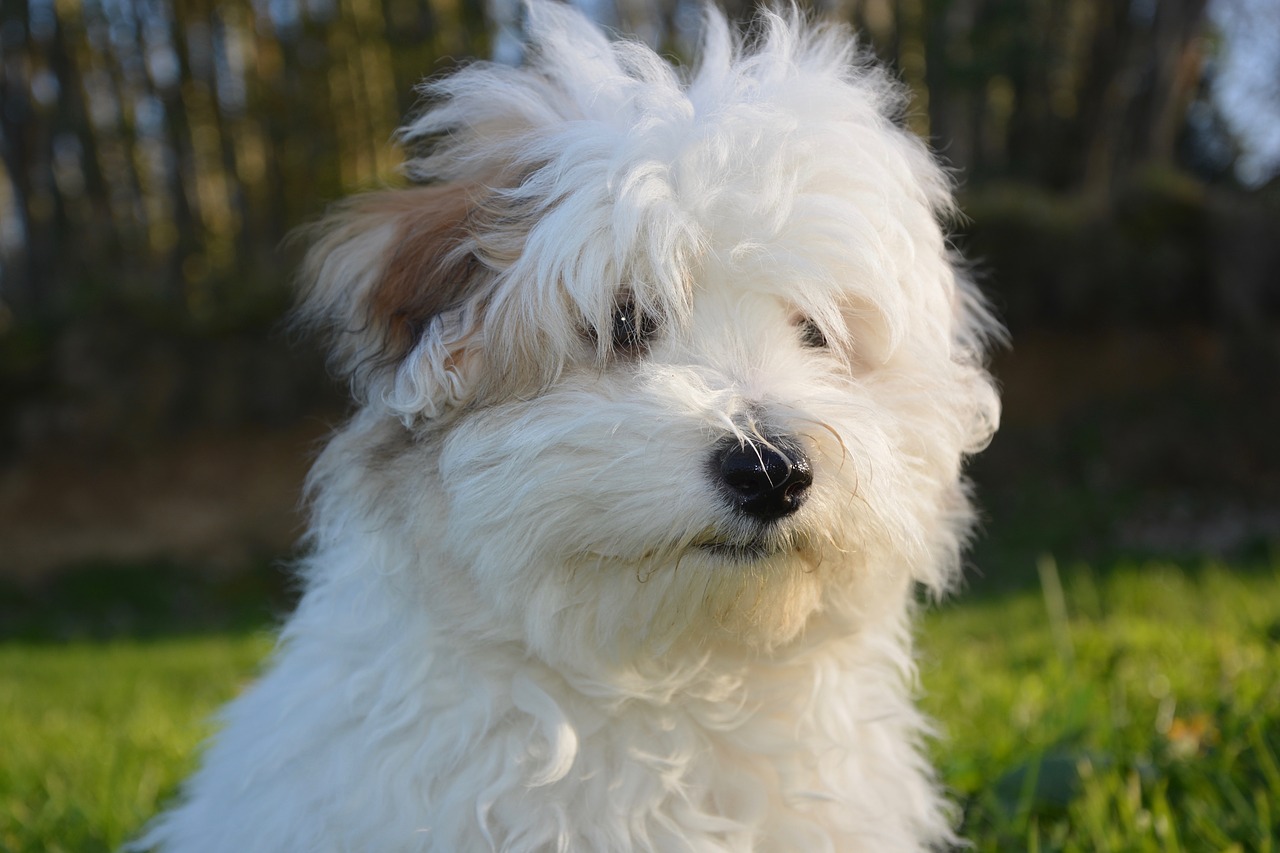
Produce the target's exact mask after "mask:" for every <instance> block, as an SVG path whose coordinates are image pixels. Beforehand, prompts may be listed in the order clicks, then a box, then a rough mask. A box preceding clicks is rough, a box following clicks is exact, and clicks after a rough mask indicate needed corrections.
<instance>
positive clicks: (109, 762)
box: [0, 632, 270, 853]
mask: <svg viewBox="0 0 1280 853" xmlns="http://www.w3.org/2000/svg"><path fill="white" fill-rule="evenodd" d="M269 648H270V639H269V638H268V637H267V636H266V635H265V634H261V633H250V632H241V633H239V634H234V635H225V636H217V635H215V636H208V637H201V638H196V639H166V640H157V641H151V642H129V641H115V642H108V643H104V644H94V643H87V642H76V643H73V644H69V645H61V644H38V643H5V644H0V850H4V851H13V853H19V851H23V853H25V851H30V852H31V853H36V851H41V853H55V851H68V853H71V852H72V851H74V853H82V852H83V851H97V850H114V849H115V848H117V847H118V846H119V845H120V844H121V843H123V842H124V841H125V840H126V839H127V838H128V837H129V836H130V835H131V834H132V833H134V832H136V831H137V829H138V828H139V826H141V824H142V823H143V822H144V821H145V820H146V819H147V818H149V817H150V816H151V815H152V814H154V813H155V811H156V805H157V802H158V801H159V799H160V798H161V797H162V796H164V795H166V794H168V793H169V792H170V791H171V790H172V789H173V787H174V786H175V785H176V783H177V781H178V780H179V779H180V778H181V777H182V776H183V775H184V774H185V773H187V772H188V771H189V770H190V768H191V767H192V764H193V757H194V755H193V754H194V750H195V747H196V745H197V744H198V743H199V742H200V741H201V740H202V738H203V737H204V736H205V735H206V734H207V732H208V729H207V727H206V720H207V718H208V716H209V714H210V713H211V712H212V711H213V710H214V709H215V708H216V707H217V706H218V705H219V704H221V703H222V702H224V701H226V699H227V698H229V697H230V696H231V695H232V694H233V693H234V692H235V691H236V689H237V687H238V686H240V685H241V684H242V683H243V681H244V680H245V679H246V678H248V677H250V676H251V674H252V673H253V671H254V668H255V664H256V662H257V661H258V660H260V659H261V658H262V656H263V655H264V654H265V653H266V652H267V650H268V649H269Z"/></svg>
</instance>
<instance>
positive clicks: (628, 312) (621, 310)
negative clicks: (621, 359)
mask: <svg viewBox="0 0 1280 853" xmlns="http://www.w3.org/2000/svg"><path fill="white" fill-rule="evenodd" d="M657 331H658V321H657V320H656V319H654V318H653V317H651V316H650V315H648V314H646V313H644V312H643V311H641V310H640V309H639V308H637V307H636V305H635V303H633V302H625V303H623V304H622V305H619V306H618V308H617V309H616V310H615V311H614V312H613V333H612V334H613V338H612V341H613V351H614V352H616V353H620V354H622V355H638V354H640V353H642V352H644V350H645V349H646V348H647V347H648V346H649V341H650V340H652V338H653V336H654V335H655V334H656V333H657Z"/></svg>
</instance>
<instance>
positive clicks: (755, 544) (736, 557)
mask: <svg viewBox="0 0 1280 853" xmlns="http://www.w3.org/2000/svg"><path fill="white" fill-rule="evenodd" d="M693 547H694V548H696V549H698V550H699V551H702V552H703V553H706V554H711V555H713V556H716V557H719V558H721V559H723V560H727V561H729V562H732V563H754V562H757V561H759V560H765V559H768V558H769V557H772V556H774V555H775V554H778V553H780V552H781V551H782V549H781V548H779V547H778V546H777V545H776V544H775V543H772V542H769V541H766V540H753V541H750V542H699V543H697V544H696V545H694V546H693Z"/></svg>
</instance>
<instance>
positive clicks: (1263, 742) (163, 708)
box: [0, 559, 1280, 853]
mask: <svg viewBox="0 0 1280 853" xmlns="http://www.w3.org/2000/svg"><path fill="white" fill-rule="evenodd" d="M1028 572H1029V573H1031V574H1032V575H1033V576H1034V575H1035V573H1036V568H1035V567H1034V566H1029V567H1028ZM1040 577H1041V579H1042V584H1041V585H1040V587H1039V588H1036V589H1031V590H1029V591H1024V592H1016V593H1008V594H1006V595H1001V596H998V597H983V596H981V595H971V596H969V597H962V598H960V599H958V600H957V601H955V602H953V603H949V604H947V605H945V606H943V607H940V608H937V609H935V610H933V611H932V612H930V613H928V614H927V615H926V618H925V620H924V623H923V625H922V627H921V654H920V658H921V675H922V681H923V685H924V689H925V691H926V696H925V700H924V701H925V706H926V708H927V710H928V711H929V712H930V713H931V714H932V715H933V716H934V717H935V718H936V719H938V720H939V721H940V723H941V726H942V728H943V729H944V730H945V732H946V738H945V739H944V740H941V741H939V742H938V743H937V744H936V748H935V753H936V758H937V761H938V764H939V765H940V767H941V768H942V772H943V774H944V776H945V780H946V782H947V784H948V785H949V786H950V788H951V789H952V791H953V793H954V794H955V795H956V797H957V799H958V800H959V801H960V802H961V803H962V805H963V807H964V821H965V824H964V831H965V834H966V835H967V836H968V837H969V838H971V839H972V840H973V841H974V843H975V847H976V849H978V850H1078V851H1097V850H1126V851H1127V850H1134V851H1144V850H1152V851H1157V850H1159V851H1164V850H1170V851H1173V850H1184V851H1201V850H1241V851H1245V850H1248V851H1255V850H1256V851H1272V850H1275V849H1276V846H1277V845H1276V839H1277V834H1278V833H1280V807H1278V806H1277V803H1280V570H1278V567H1277V566H1276V564H1275V563H1274V562H1273V563H1271V564H1266V565H1264V566H1262V567H1256V566H1255V567H1238V566H1237V567H1227V566H1207V567H1202V568H1195V569H1187V568H1178V567H1174V566H1171V565H1165V564H1159V563H1144V564H1132V565H1119V566H1115V567H1111V568H1108V569H1107V570H1106V571H1105V572H1104V571H1101V570H1096V569H1090V568H1089V567H1085V566H1065V565H1064V566H1057V565H1055V564H1054V563H1053V561H1051V560H1047V559H1046V560H1044V561H1042V562H1041V565H1040ZM1059 590H1060V594H1059ZM270 642H271V641H270V638H269V637H268V636H267V635H266V634H264V633H262V632H258V631H252V630H236V631H232V632H227V633H224V634H213V635H208V636H203V637H197V638H189V637H187V638H176V639H175V638H160V637H157V638H155V639H151V640H148V641H145V642H144V641H125V640H115V641H107V642H100V643H93V642H86V641H76V642H72V643H50V642H39V641H34V640H32V641H22V642H16V641H14V642H8V643H0V849H2V850H5V851H15V853H17V851H23V853H25V851H95V850H110V849H114V848H116V847H117V846H118V845H119V844H121V843H122V842H123V841H124V840H126V839H127V838H128V837H129V836H130V835H132V834H133V833H134V832H136V831H137V829H138V828H139V827H140V826H141V825H142V824H143V823H144V822H145V820H146V819H147V818H148V817H150V816H151V815H152V814H154V813H155V811H156V810H157V809H158V808H159V806H160V804H161V803H162V802H163V801H164V798H165V797H167V796H169V795H171V794H172V792H173V790H174V787H175V786H176V784H177V782H178V780H179V779H181V778H182V776H183V775H185V774H186V773H187V772H189V771H190V769H191V767H192V764H193V760H194V754H195V750H196V748H197V745H198V744H199V742H200V740H201V739H202V738H203V737H204V736H205V734H207V731H208V729H207V722H206V721H207V718H208V715H209V714H210V713H211V712H212V711H213V710H214V709H216V708H217V707H218V705H219V704H221V703H222V702H223V701H225V699H226V698H228V697H229V696H231V695H233V694H234V693H235V692H236V690H237V689H239V688H240V687H241V686H242V685H243V684H244V683H245V682H246V681H247V680H248V679H250V678H252V676H253V674H254V672H255V670H256V667H257V665H258V663H259V662H260V660H261V659H262V657H263V656H264V655H265V654H266V652H267V651H268V650H269V648H270Z"/></svg>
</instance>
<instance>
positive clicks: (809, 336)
mask: <svg viewBox="0 0 1280 853" xmlns="http://www.w3.org/2000/svg"><path fill="white" fill-rule="evenodd" d="M799 325H800V341H801V343H803V344H804V345H805V346H807V347H812V348H813V349H826V348H827V336H826V335H824V334H822V329H819V328H818V324H817V323H815V322H813V321H812V320H810V319H809V318H808V317H803V318H801V319H800V322H799Z"/></svg>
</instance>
